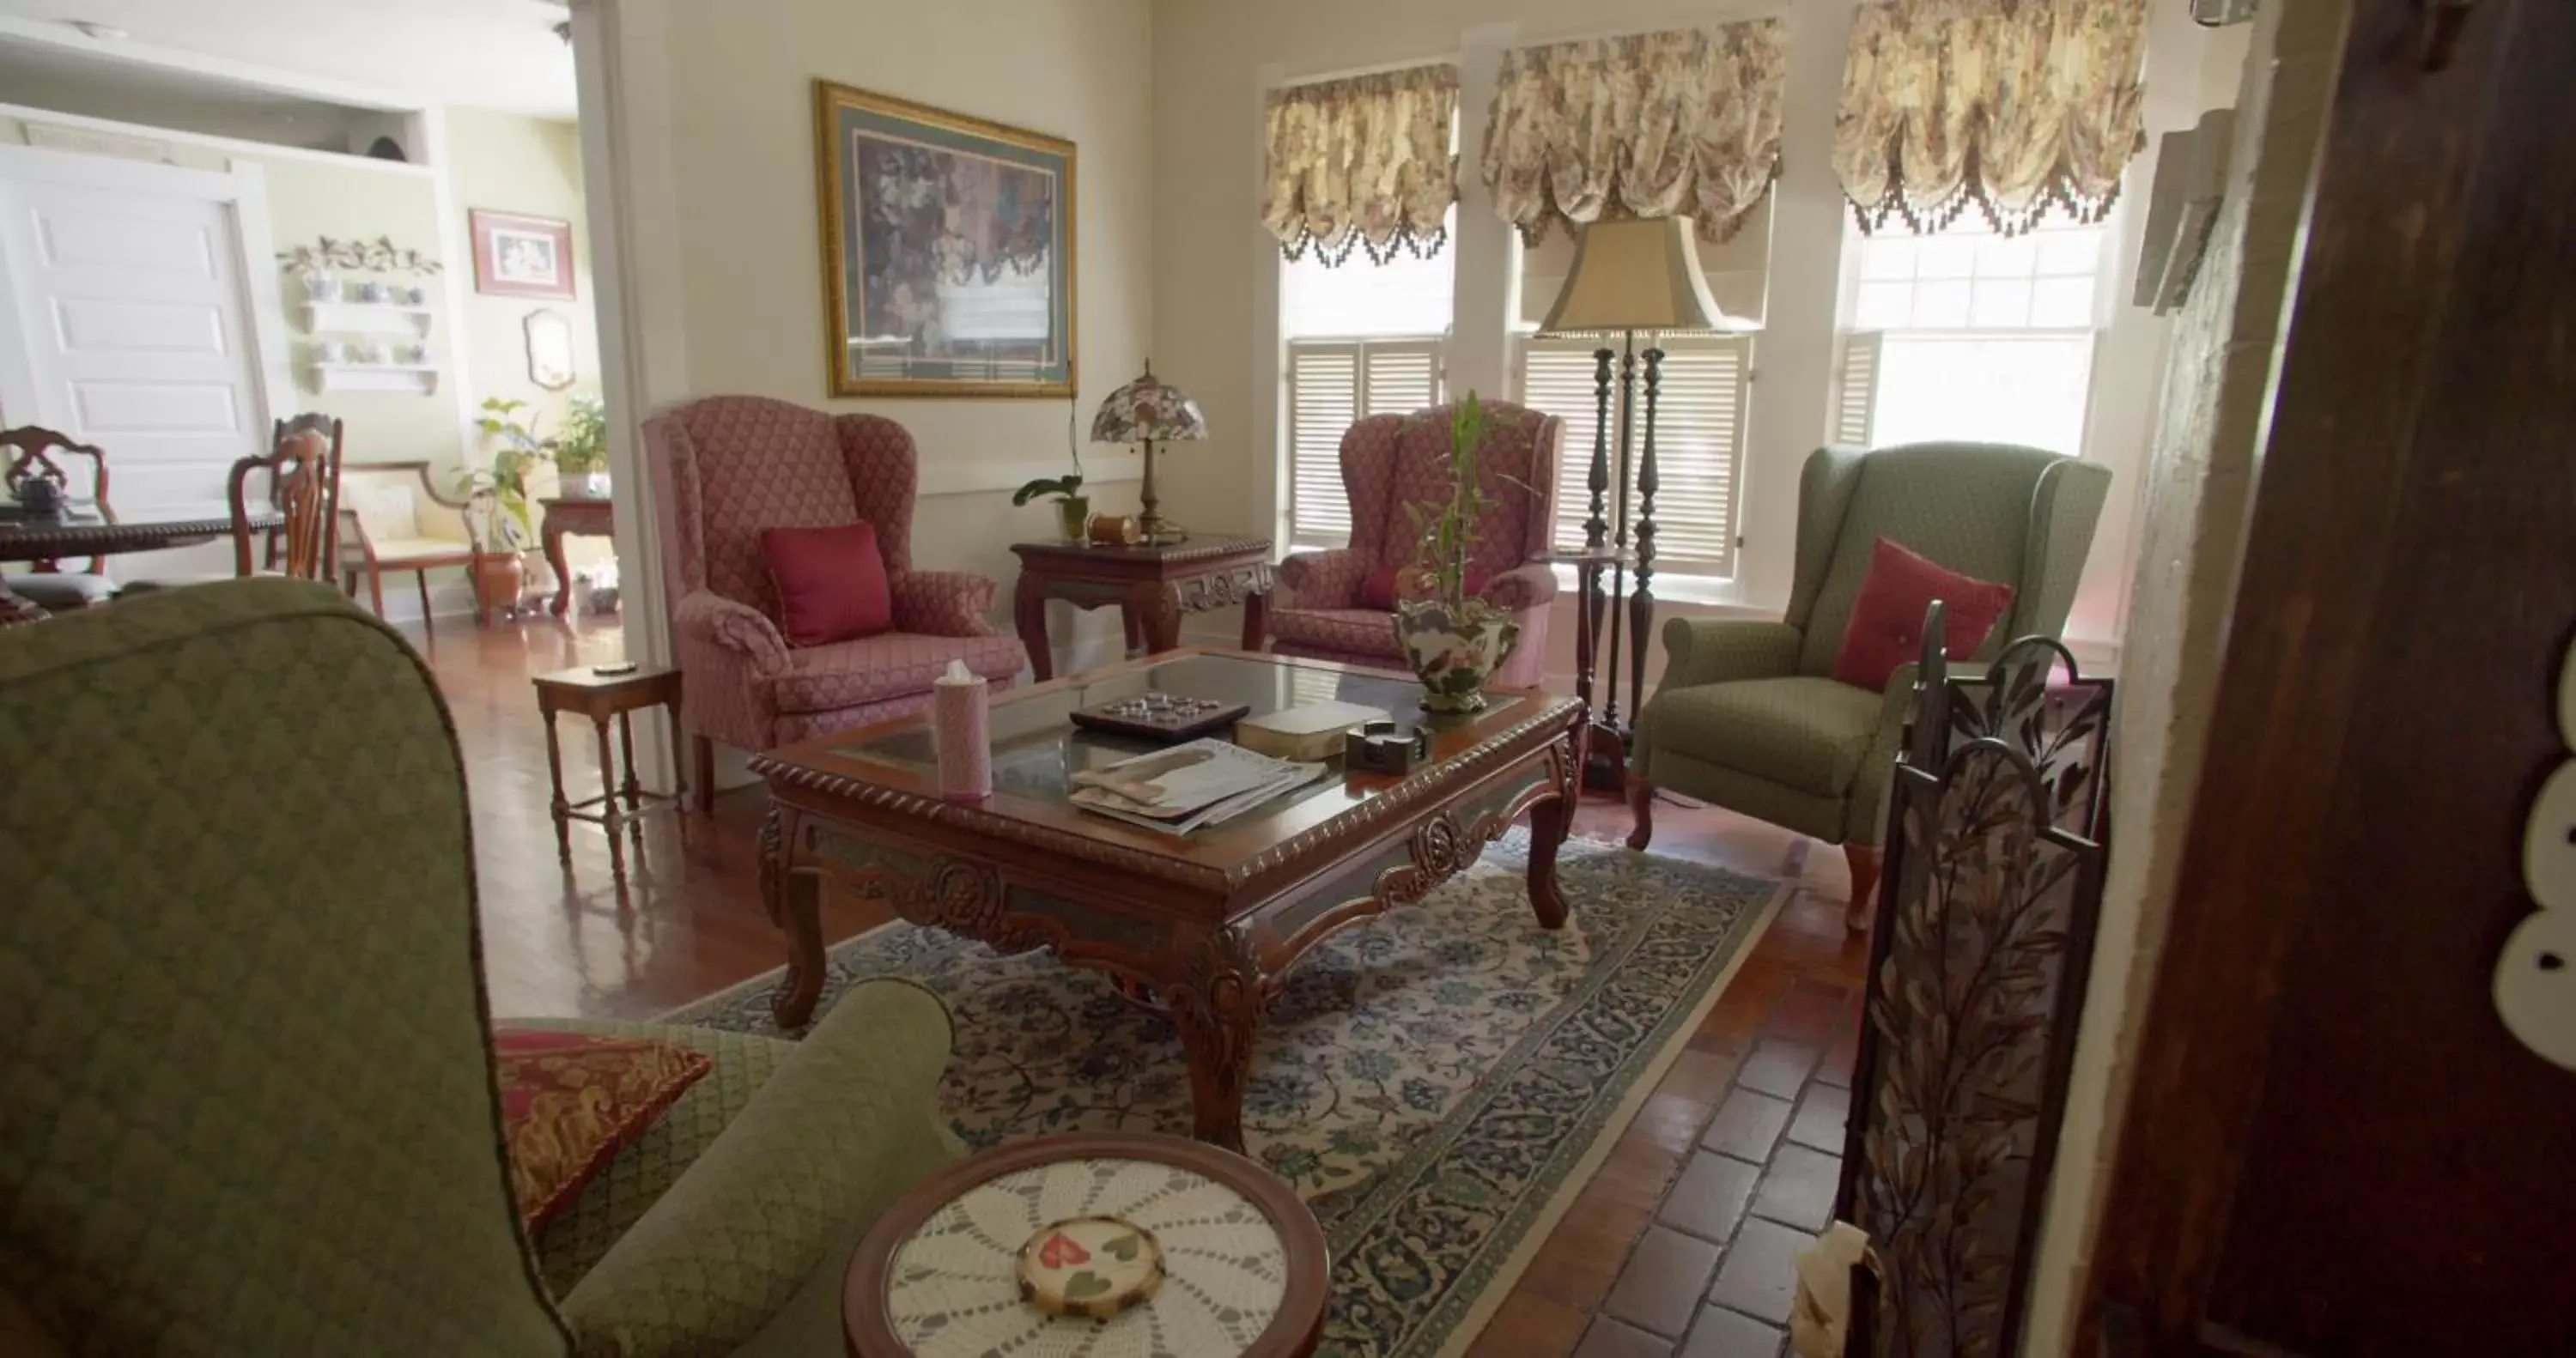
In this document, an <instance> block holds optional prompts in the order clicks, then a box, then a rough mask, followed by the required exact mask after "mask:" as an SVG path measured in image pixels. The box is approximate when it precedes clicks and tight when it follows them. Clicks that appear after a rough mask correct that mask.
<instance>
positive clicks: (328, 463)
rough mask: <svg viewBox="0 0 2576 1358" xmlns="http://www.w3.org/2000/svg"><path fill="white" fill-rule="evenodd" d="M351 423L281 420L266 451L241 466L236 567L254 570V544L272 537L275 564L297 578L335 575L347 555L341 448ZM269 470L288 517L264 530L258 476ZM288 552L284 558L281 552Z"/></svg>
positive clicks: (273, 501)
mask: <svg viewBox="0 0 2576 1358" xmlns="http://www.w3.org/2000/svg"><path fill="white" fill-rule="evenodd" d="M344 433H345V428H344V426H343V425H342V424H341V422H340V421H339V420H337V419H334V418H332V417H331V416H328V415H314V414H305V415H297V416H295V417H294V418H292V419H285V420H279V421H278V422H277V429H276V432H275V433H274V435H273V436H272V437H271V438H270V440H269V450H268V452H267V453H266V454H265V455H262V456H257V457H246V458H243V459H242V460H241V461H239V462H236V463H234V464H233V475H232V482H231V485H230V486H229V487H228V489H227V498H228V499H229V500H230V502H231V505H232V516H233V573H234V574H236V575H249V574H251V573H252V570H253V567H252V561H251V558H252V550H251V547H252V542H253V540H254V539H256V538H259V537H262V536H265V537H266V538H267V540H268V559H267V562H266V564H267V566H268V568H269V569H271V570H275V571H278V572H280V573H281V574H284V575H286V576H288V577H289V578H292V579H296V580H324V581H327V580H330V579H331V578H332V573H333V564H332V563H333V562H335V561H337V560H338V559H339V554H340V515H339V513H338V505H339V502H340V451H341V440H342V436H343V434H344ZM263 472H265V473H266V474H267V503H268V505H269V506H270V507H271V508H273V509H275V510H276V511H277V512H278V513H279V514H280V515H281V516H283V518H284V519H285V522H284V523H283V524H281V525H279V526H278V527H277V528H275V529H272V530H268V531H266V532H265V533H264V534H263V533H262V532H261V531H260V530H259V529H257V528H255V527H254V525H253V524H252V522H251V500H250V482H251V478H252V477H253V476H256V475H258V474H260V473H263ZM281 556H283V558H284V559H283V561H281V560H280V557H281Z"/></svg>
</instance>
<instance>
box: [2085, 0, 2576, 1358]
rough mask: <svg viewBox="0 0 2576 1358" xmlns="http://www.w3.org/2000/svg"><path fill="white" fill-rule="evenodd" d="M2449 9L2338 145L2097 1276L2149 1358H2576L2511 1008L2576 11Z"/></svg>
mask: <svg viewBox="0 0 2576 1358" xmlns="http://www.w3.org/2000/svg"><path fill="white" fill-rule="evenodd" d="M2427 12H2428V11H2427V10H2426V9H2423V8H2418V7H2417V6H2416V5H2414V4H2413V3H2411V0H2358V3H2356V4H2355V5H2354V7H2353V9H2352V21H2351V26H2350V29H2349V31H2348V33H2347V34H2346V36H2345V39H2344V44H2343V51H2342V53H2341V55H2340V74H2339V77H2338V80H2337V83H2336V85H2335V92H2334V95H2333V98H2332V100H2331V103H2330V104H2328V106H2327V107H2326V108H2325V109H2323V110H2322V112H2323V115H2324V116H2325V118H2326V124H2325V129H2326V130H2325V151H2324V154H2323V157H2322V159H2321V160H2320V162H2319V164H2318V167H2317V171H2316V175H2315V178H2314V180H2313V185H2312V188H2311V190H2310V192H2311V194H2312V197H2311V201H2310V204H2309V206H2310V212H2309V216H2308V223H2309V224H2308V234H2307V245H2306V255H2305V258H2304V263H2303V265H2302V268H2301V272H2300V275H2299V280H2298V285H2297V288H2296V290H2295V294H2294V296H2293V298H2292V305H2291V312H2290V318H2289V326H2288V336H2289V337H2288V342H2287V344H2286V346H2285V348H2284V349H2283V351H2282V357H2281V360H2280V366H2279V369H2278V377H2277V382H2276V385H2275V388H2274V393H2275V394H2274V396H2273V404H2272V408H2271V411H2270V417H2271V418H2270V428H2269V434H2268V438H2267V441H2266V442H2265V443H2264V445H2263V452H2262V461H2261V465H2260V469H2259V473H2258V480H2257V487H2256V492H2255V497H2254V510H2253V518H2252V522H2251V526H2250V529H2249V531H2248V534H2247V538H2246V554H2245V566H2244V571H2243V576H2242V578H2241V580H2240V581H2239V582H2238V585H2237V588H2236V594H2235V599H2234V604H2233V618H2232V623H2231V628H2230V632H2229V636H2228V640H2227V653H2226V663H2225V669H2224V671H2223V674H2222V677H2221V679H2220V682H2219V686H2218V692H2217V695H2216V698H2215V701H2214V703H2213V704H2212V707H2211V709H2210V727H2209V754H2208V757H2207V763H2206V765H2205V766H2204V767H2203V769H2202V770H2201V773H2200V778H2199V783H2198V786H2197V788H2196V790H2195V796H2194V803H2195V804H2194V810H2193V815H2192V820H2191V826H2190V831H2189V834H2188V836H2187V838H2186V840H2185V842H2184V845H2183V849H2182V853H2181V857H2180V860H2179V863H2178V865H2177V877H2176V880H2177V889H2176V898H2175V901H2174V905H2173V912H2172V925H2171V929H2170V931H2169V933H2168V934H2167V936H2166V939H2165V946H2164V954H2163V960H2162V963H2161V967H2160V970H2159V974H2158V975H2157V977H2156V981H2155V994H2154V998H2153V1001H2152V1004H2151V1006H2150V1008H2149V1011H2148V1014H2147V1018H2146V1022H2145V1024H2144V1026H2143V1030H2142V1035H2141V1050H2140V1051H2139V1053H2138V1056H2137V1060H2136V1062H2135V1066H2134V1068H2135V1070H2136V1071H2137V1074H2136V1077H2135V1082H2134V1084H2133V1086H2132V1088H2131V1090H2130V1094H2129V1102H2128V1106H2127V1110H2126V1113H2125V1115H2124V1122H2123V1126H2122V1130H2121V1134H2120V1138H2119V1149H2118V1170H2117V1175H2116V1179H2115V1182H2114V1185H2113V1191H2112V1196H2111V1199H2110V1202H2109V1206H2108V1209H2107V1211H2106V1212H2105V1215H2104V1218H2103V1221H2102V1222H2101V1224H2100V1227H2099V1230H2098V1232H2097V1235H2096V1241H2095V1249H2096V1258H2097V1265H2096V1271H2095V1275H2094V1285H2095V1287H2096V1288H2097V1292H2096V1296H2095V1301H2096V1303H2097V1309H2096V1311H2095V1313H2094V1322H2095V1324H2096V1326H2097V1329H2096V1331H2095V1332H2096V1334H2098V1335H2099V1336H2100V1337H2101V1338H2102V1339H2104V1340H2105V1341H2106V1342H2109V1341H2116V1340H2117V1339H2119V1338H2120V1337H2121V1334H2122V1331H2121V1329H2120V1327H2119V1326H2117V1325H2114V1324H2111V1323H2109V1321H2110V1318H2111V1317H2113V1316H2129V1317H2134V1319H2135V1321H2136V1323H2137V1325H2138V1326H2139V1330H2140V1342H2139V1343H2138V1345H2137V1346H2136V1347H2135V1348H2134V1349H2133V1350H2131V1351H2135V1352H2141V1353H2184V1352H2201V1351H2227V1352H2261V1353H2270V1354H2283V1353H2297V1354H2315V1355H2329V1354H2331V1355H2363V1356H2370V1355H2382V1354H2385V1355H2391V1356H2392V1358H2394V1356H2396V1355H2406V1356H2407V1358H2413V1356H2414V1355H2424V1354H2450V1353H2462V1354H2471V1353H2474V1354H2513V1355H2522V1354H2533V1355H2538V1354H2569V1353H2576V1287H2571V1285H2570V1283H2569V1280H2568V1263H2567V1258H2568V1256H2567V1251H2566V1249H2565V1238H2566V1232H2567V1228H2568V1223H2569V1222H2570V1221H2576V1174H2571V1173H2570V1172H2569V1168H2570V1167H2569V1155H2570V1153H2571V1151H2576V1072H2571V1071H2568V1070H2565V1069H2561V1068H2559V1067H2556V1066H2553V1065H2551V1064H2550V1063H2548V1062H2547V1061H2545V1060H2543V1059H2541V1058H2540V1057H2539V1056H2538V1055H2536V1054H2534V1053H2533V1052H2532V1051H2530V1050H2529V1049H2527V1048H2525V1047H2524V1046H2523V1045H2521V1044H2520V1043H2519V1042H2517V1041H2515V1040H2514V1038H2513V1037H2512V1035H2511V1034H2510V1033H2509V1032H2508V1031H2507V1030H2506V1028H2505V1027H2504V1024H2503V1023H2502V1021H2501V1020H2500V1019H2499V1018H2498V1016H2497V1014H2496V1010H2495V1006H2494V1002H2493V998H2492V989H2493V985H2494V976H2495V969H2496V964H2497V957H2498V955H2499V953H2500V952H2501V950H2502V949H2503V947H2504V944H2505V940H2506V938H2507V936H2508V935H2509V934H2510V933H2511V932H2512V931H2513V929H2514V927H2515V926H2516V925H2517V924H2518V923H2520V922H2521V921H2522V920H2524V919H2526V918H2528V917H2529V915H2530V913H2531V911H2532V910H2533V908H2534V906H2533V902H2532V900H2531V898H2530V897H2529V895H2528V894H2527V892H2526V890H2525V886H2524V881H2523V876H2522V870H2521V868H2522V842H2523V835H2524V830H2525V827H2526V823H2527V817H2528V813H2529V811H2530V808H2531V804H2532V799H2533V798H2534V797H2535V796H2536V795H2537V793H2538V791H2539V789H2540V786H2541V784H2542V781H2543V780H2544V779H2545V778H2546V777H2547V776H2548V774H2549V773H2550V771H2551V770H2553V769H2555V768H2556V767H2558V766H2559V765H2560V764H2561V763H2562V762H2564V761H2565V760H2566V758H2567V745H2566V743H2565V742H2564V741H2563V740H2562V738H2561V735H2560V732H2559V730H2558V728H2557V725H2556V723H2555V720H2554V717H2555V706H2554V697H2555V694H2556V691H2557V683H2558V675H2559V671H2560V664H2561V658H2562V657H2563V656H2564V655H2565V654H2566V652H2567V650H2568V646H2569V643H2570V638H2571V636H2576V572H2571V571H2570V570H2568V568H2567V565H2566V554H2567V544H2568V543H2569V542H2571V541H2576V457H2571V455H2570V449H2571V447H2576V346H2571V345H2570V344H2569V342H2568V337H2569V336H2570V335H2576V269H2571V268H2570V265H2569V256H2568V254H2567V241H2568V239H2569V235H2568V232H2569V229H2570V223H2571V222H2576V159H2571V158H2570V157H2569V156H2568V154H2567V151H2566V129H2567V127H2568V126H2569V125H2570V124H2571V121H2576V82H2570V81H2569V80H2568V79H2567V72H2568V71H2570V70H2576V5H2570V4H2567V3H2564V0H2481V3H2479V4H2478V5H2476V6H2475V7H2474V8H2473V9H2470V10H2464V11H2459V12H2456V13H2453V14H2452V15H2451V16H2450V17H2451V19H2454V20H2458V21H2459V22H2458V24H2457V26H2456V27H2455V28H2454V29H2453V30H2452V31H2453V34H2454V36H2455V37H2456V40H2457V41H2456V44H2455V45H2453V46H2451V47H2449V48H2448V49H2447V51H2445V52H2444V56H2446V57H2447V60H2441V59H2434V58H2432V57H2430V56H2428V52H2430V51H2434V50H2439V44H2437V43H2432V40H2431V39H2429V38H2428V36H2427V32H2426V28H2425V25H2426V23H2427V22H2428V21H2427V17H2426V15H2427ZM2446 22H2447V21H2446ZM2428 44H2430V46H2428ZM2114 1347H2115V1349H2116V1344H2115V1345H2114Z"/></svg>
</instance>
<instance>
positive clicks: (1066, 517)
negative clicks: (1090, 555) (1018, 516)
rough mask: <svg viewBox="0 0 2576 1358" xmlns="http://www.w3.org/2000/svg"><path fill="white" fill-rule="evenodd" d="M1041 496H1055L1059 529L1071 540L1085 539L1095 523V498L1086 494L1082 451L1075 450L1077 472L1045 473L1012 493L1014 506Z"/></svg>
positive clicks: (1066, 539)
mask: <svg viewBox="0 0 2576 1358" xmlns="http://www.w3.org/2000/svg"><path fill="white" fill-rule="evenodd" d="M1041 495H1052V496H1054V497H1055V517H1056V528H1057V529H1058V531H1060V532H1062V533H1063V534H1064V540H1065V541H1067V542H1081V541H1082V540H1083V538H1084V535H1085V534H1086V533H1087V532H1088V531H1089V529H1090V525H1091V497H1090V496H1088V495H1085V494H1083V493H1082V450H1081V449H1079V448H1075V449H1073V474H1072V475H1070V476H1041V477H1039V478H1038V479H1036V480H1034V481H1031V482H1029V483H1028V484H1027V485H1024V486H1022V487H1020V488H1019V489H1018V490H1015V491H1012V492H1011V504H1012V506H1013V507H1014V508H1016V507H1018V506H1020V505H1024V504H1027V503H1028V502H1029V501H1031V500H1034V499H1036V498H1038V497H1039V496H1041Z"/></svg>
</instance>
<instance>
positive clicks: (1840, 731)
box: [1647, 675, 1882, 797]
mask: <svg viewBox="0 0 2576 1358" xmlns="http://www.w3.org/2000/svg"><path fill="white" fill-rule="evenodd" d="M1881 700H1882V695H1880V694H1876V693H1872V692H1870V691H1869V690H1868V689H1862V688H1853V687H1852V686H1851V685H1849V684H1843V683H1837V682H1835V681H1834V680H1831V679H1823V678H1815V677H1810V676H1803V675H1802V676H1796V677H1792V678H1787V679H1746V680H1742V681H1739V682H1736V683H1732V684H1704V685H1702V686H1700V687H1698V688H1685V689H1673V690H1668V691H1666V692H1663V693H1659V694H1656V695H1655V698H1654V701H1653V702H1651V703H1649V704H1648V705H1647V711H1648V713H1649V714H1650V715H1649V716H1648V718H1647V721H1648V723H1649V724H1650V725H1651V726H1652V727H1653V729H1654V733H1655V734H1654V738H1655V743H1656V744H1657V745H1658V746H1660V747H1663V748H1667V749H1672V750H1676V751H1679V752H1680V753H1682V754H1685V755H1688V756H1690V757H1691V758H1694V759H1700V760H1706V761H1707V762H1709V763H1712V764H1717V765H1720V766H1723V767H1726V768H1731V769H1738V770H1741V771H1743V772H1745V773H1749V774H1752V775H1754V776H1755V777H1757V778H1764V779H1768V780H1770V781H1771V782H1774V783H1779V784H1781V785H1783V786H1786V787H1790V788H1794V789H1796V790H1798V791H1800V792H1807V793H1813V794H1815V795H1816V796H1819V797H1839V796H1842V795H1843V794H1844V793H1846V792H1848V791H1850V789H1851V785H1852V779H1853V778H1854V777H1856V776H1857V775H1858V774H1859V772H1860V766H1861V761H1862V760H1863V759H1864V758H1866V757H1867V755H1868V753H1869V745H1870V740H1871V739H1872V737H1874V736H1876V735H1877V734H1878V719H1879V709H1880V706H1881Z"/></svg>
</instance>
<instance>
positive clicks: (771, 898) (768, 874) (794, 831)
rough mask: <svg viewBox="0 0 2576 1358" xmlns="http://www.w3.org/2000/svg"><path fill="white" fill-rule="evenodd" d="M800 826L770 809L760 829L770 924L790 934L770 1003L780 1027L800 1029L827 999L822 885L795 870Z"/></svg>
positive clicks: (763, 883)
mask: <svg viewBox="0 0 2576 1358" xmlns="http://www.w3.org/2000/svg"><path fill="white" fill-rule="evenodd" d="M802 829H803V827H802V826H798V825H795V824H793V823H791V822H789V821H788V820H787V818H786V817H783V816H781V815H780V814H779V811H778V808H776V807H774V806H773V807H771V808H770V810H769V819H767V820H765V821H763V822H761V826H760V894H761V901H762V904H764V905H766V906H767V907H768V908H769V918H770V920H771V921H772V922H773V923H775V924H777V925H778V927H779V928H781V929H784V930H786V931H787V979H785V980H784V981H781V982H779V985H778V993H777V994H775V995H773V996H771V997H770V1000H769V1016H770V1017H771V1018H773V1019H775V1020H777V1023H778V1026H779V1027H781V1028H802V1027H804V1026H805V1024H806V1022H807V1021H808V1020H810V1019H812V1018H813V1017H814V1005H815V1003H816V1002H817V1001H819V1000H821V999H822V998H823V970H824V961H823V881H822V879H821V878H820V877H817V876H815V875H814V873H812V872H811V871H799V870H797V868H796V841H797V839H798V837H799V834H800V832H801V830H802Z"/></svg>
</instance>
